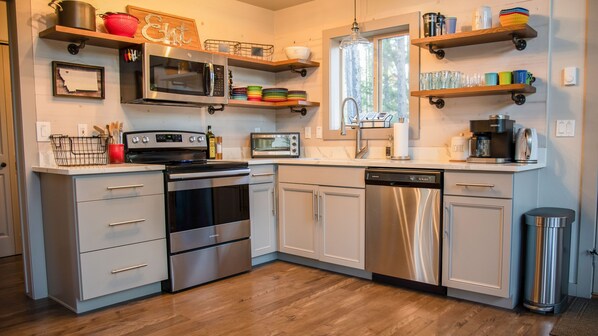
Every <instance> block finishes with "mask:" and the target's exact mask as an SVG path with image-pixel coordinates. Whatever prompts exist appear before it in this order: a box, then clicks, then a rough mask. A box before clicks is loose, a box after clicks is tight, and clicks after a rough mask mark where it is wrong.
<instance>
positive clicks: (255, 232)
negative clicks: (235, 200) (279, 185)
mask: <svg viewBox="0 0 598 336" xmlns="http://www.w3.org/2000/svg"><path fill="white" fill-rule="evenodd" d="M275 200H276V198H275V195H274V183H272V182H271V183H261V184H252V185H250V186H249V213H250V216H251V257H252V258H255V257H259V256H261V255H264V254H268V253H271V252H276V245H277V244H276V242H277V239H276V207H275Z"/></svg>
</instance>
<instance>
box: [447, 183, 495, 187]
mask: <svg viewBox="0 0 598 336" xmlns="http://www.w3.org/2000/svg"><path fill="white" fill-rule="evenodd" d="M455 185H456V186H459V187H466V188H467V187H477V188H494V184H487V183H462V182H457V183H455Z"/></svg>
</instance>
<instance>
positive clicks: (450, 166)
mask: <svg viewBox="0 0 598 336" xmlns="http://www.w3.org/2000/svg"><path fill="white" fill-rule="evenodd" d="M248 162H249V165H250V166H251V165H263V164H292V165H322V166H343V167H386V168H417V169H445V170H471V171H494V172H523V171H528V170H534V169H540V168H544V167H546V163H545V162H540V163H535V164H526V163H501V164H486V163H467V162H451V161H444V162H443V161H425V160H384V159H320V158H298V159H250V160H248Z"/></svg>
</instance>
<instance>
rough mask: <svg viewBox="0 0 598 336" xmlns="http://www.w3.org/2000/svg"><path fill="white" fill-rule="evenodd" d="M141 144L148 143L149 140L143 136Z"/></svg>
mask: <svg viewBox="0 0 598 336" xmlns="http://www.w3.org/2000/svg"><path fill="white" fill-rule="evenodd" d="M141 142H143V143H148V142H149V138H148V137H146V136H144V137H143V138H141Z"/></svg>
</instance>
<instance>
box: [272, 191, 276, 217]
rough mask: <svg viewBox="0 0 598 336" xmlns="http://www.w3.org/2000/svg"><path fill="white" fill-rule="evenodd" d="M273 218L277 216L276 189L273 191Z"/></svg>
mask: <svg viewBox="0 0 598 336" xmlns="http://www.w3.org/2000/svg"><path fill="white" fill-rule="evenodd" d="M272 216H276V197H274V189H272Z"/></svg>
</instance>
